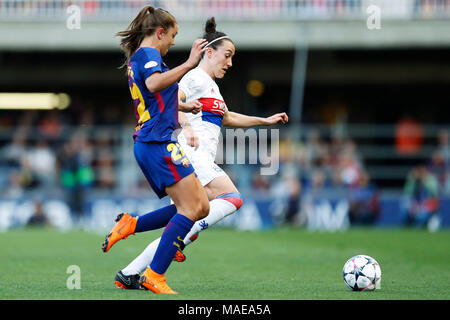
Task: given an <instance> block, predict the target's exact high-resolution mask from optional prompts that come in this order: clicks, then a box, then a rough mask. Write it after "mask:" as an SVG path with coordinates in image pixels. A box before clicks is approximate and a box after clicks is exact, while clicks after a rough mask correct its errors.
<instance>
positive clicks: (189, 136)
mask: <svg viewBox="0 0 450 320" xmlns="http://www.w3.org/2000/svg"><path fill="white" fill-rule="evenodd" d="M183 134H184V136H185V138H186V142H187V144H188V146H191V147H192V148H195V150H197V149H198V147H199V145H200V141H199V138H198V136H197V134H196V133H195V131H194V129H192V127H191V126H190V125H187V126H185V127H183Z"/></svg>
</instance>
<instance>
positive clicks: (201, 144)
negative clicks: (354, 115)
mask: <svg viewBox="0 0 450 320" xmlns="http://www.w3.org/2000/svg"><path fill="white" fill-rule="evenodd" d="M203 38H204V39H206V40H207V41H208V44H207V45H206V46H205V48H206V50H205V52H204V53H203V57H202V59H201V60H200V63H199V65H198V66H197V67H196V68H195V69H192V70H191V71H189V72H188V73H186V74H185V75H184V77H183V78H182V79H181V81H180V83H179V92H178V96H179V99H180V104H181V105H183V104H185V105H186V104H190V105H191V106H190V109H189V110H193V111H192V112H191V113H184V112H179V123H180V125H181V126H182V128H183V130H182V132H181V133H180V135H179V136H178V141H179V143H180V144H181V146H182V149H183V150H184V152H185V154H186V156H187V158H188V159H189V160H190V162H191V164H192V166H193V167H194V169H195V172H196V174H197V176H198V178H199V180H200V182H201V184H202V185H203V186H204V189H205V190H206V193H207V196H208V199H209V200H210V211H209V214H208V216H207V217H206V218H203V219H201V220H199V221H196V222H195V224H194V226H193V227H192V229H191V231H190V232H189V233H188V234H187V235H186V237H185V238H184V246H185V245H188V244H189V243H191V242H192V241H193V240H195V239H196V238H197V234H198V233H199V232H200V231H202V230H204V229H206V228H208V227H210V226H212V225H214V224H216V223H217V222H218V221H220V220H222V219H223V218H224V217H226V216H228V215H230V214H232V213H234V212H236V211H237V210H238V209H239V208H240V207H241V205H242V203H243V200H242V197H241V195H240V193H239V191H238V190H237V188H236V187H235V185H234V184H233V182H232V181H231V179H230V178H229V177H228V175H227V174H226V173H225V172H224V171H223V170H222V169H221V168H220V167H219V166H218V165H217V164H216V163H215V162H214V160H215V158H216V152H217V146H218V143H219V135H220V131H221V126H222V125H223V126H229V127H251V126H260V125H274V124H277V123H283V124H285V123H287V122H288V116H287V115H286V113H278V114H275V115H273V116H271V117H268V118H260V117H253V116H246V115H243V114H239V113H236V112H232V111H229V110H228V108H227V106H226V104H225V102H224V99H223V97H222V95H221V94H220V90H219V87H218V86H217V84H216V82H215V81H214V80H215V79H216V78H223V77H224V75H225V74H226V72H227V71H228V69H229V68H230V67H231V66H232V58H233V56H234V54H235V47H234V44H233V42H232V41H231V39H230V38H229V37H228V36H227V35H225V34H224V33H222V32H217V31H216V23H215V19H214V18H210V19H209V20H208V21H207V22H206V26H205V34H204V36H203ZM200 108H201V111H200ZM159 240H160V239H156V240H155V241H153V242H152V243H151V244H150V245H148V246H147V248H146V249H145V250H144V251H143V252H142V253H141V254H140V255H139V256H138V257H137V258H136V259H135V260H133V261H132V262H131V263H130V264H129V265H128V266H127V267H126V268H124V269H123V270H121V271H119V273H121V276H122V277H128V276H135V275H137V274H139V273H141V272H142V271H144V270H145V268H146V267H147V266H148V265H149V263H150V262H151V261H152V259H153V256H154V255H155V252H156V249H157V247H158V243H159ZM184 246H183V248H184ZM183 248H181V249H183ZM184 259H185V257H184V254H183V253H182V251H178V252H177V254H176V256H175V260H177V261H184ZM122 287H124V286H122ZM125 287H126V286H125Z"/></svg>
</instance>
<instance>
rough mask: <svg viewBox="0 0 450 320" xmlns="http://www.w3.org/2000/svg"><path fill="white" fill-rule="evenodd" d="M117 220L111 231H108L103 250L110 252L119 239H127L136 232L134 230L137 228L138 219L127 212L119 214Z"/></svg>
mask: <svg viewBox="0 0 450 320" xmlns="http://www.w3.org/2000/svg"><path fill="white" fill-rule="evenodd" d="M115 221H116V222H117V223H116V224H115V225H114V227H113V228H112V229H111V232H110V233H108V235H107V236H106V239H105V242H103V244H102V250H103V252H108V250H109V249H111V247H112V246H113V245H114V244H115V243H116V242H117V241H119V240H122V239H126V238H128V236H129V235H131V234H134V230H135V229H136V221H137V219H136V218H135V217H132V216H130V215H129V214H128V213H126V212H124V213H120V214H118V215H117V217H116V220H115Z"/></svg>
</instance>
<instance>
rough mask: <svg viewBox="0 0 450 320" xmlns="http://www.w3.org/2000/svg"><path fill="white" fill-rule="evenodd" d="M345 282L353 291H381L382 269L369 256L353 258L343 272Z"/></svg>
mask: <svg viewBox="0 0 450 320" xmlns="http://www.w3.org/2000/svg"><path fill="white" fill-rule="evenodd" d="M342 276H343V277H344V282H345V284H346V285H347V287H349V288H350V290H353V291H363V290H365V291H371V290H375V289H381V269H380V265H379V264H378V262H377V261H376V260H375V259H374V258H372V257H369V256H367V255H362V254H361V255H357V256H354V257H351V258H350V259H348V260H347V262H346V263H345V264H344V268H343V270H342Z"/></svg>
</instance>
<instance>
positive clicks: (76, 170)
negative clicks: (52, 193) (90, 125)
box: [59, 132, 94, 216]
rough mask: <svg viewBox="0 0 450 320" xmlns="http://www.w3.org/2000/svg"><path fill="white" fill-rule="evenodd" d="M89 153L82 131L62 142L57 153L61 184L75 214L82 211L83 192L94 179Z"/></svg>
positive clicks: (78, 214) (79, 213) (80, 213)
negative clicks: (60, 148)
mask: <svg viewBox="0 0 450 320" xmlns="http://www.w3.org/2000/svg"><path fill="white" fill-rule="evenodd" d="M89 155H90V152H89V145H88V142H87V139H86V137H85V135H84V134H83V132H76V133H75V134H74V135H73V136H72V138H71V140H70V141H67V142H66V143H64V144H63V147H62V150H61V152H60V154H59V164H60V176H61V184H62V186H63V188H64V189H65V190H66V191H67V195H68V197H69V205H70V207H71V209H72V212H74V213H75V214H76V215H77V216H81V215H82V214H83V213H84V208H83V203H84V197H85V193H86V191H87V190H88V189H89V188H90V187H91V186H92V184H93V181H94V173H93V169H92V166H91V161H90V160H91V159H90V158H89Z"/></svg>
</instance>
